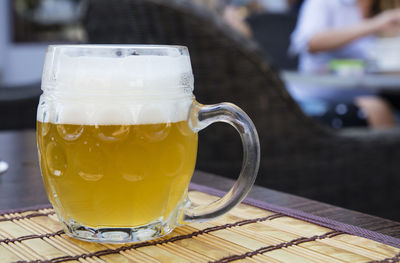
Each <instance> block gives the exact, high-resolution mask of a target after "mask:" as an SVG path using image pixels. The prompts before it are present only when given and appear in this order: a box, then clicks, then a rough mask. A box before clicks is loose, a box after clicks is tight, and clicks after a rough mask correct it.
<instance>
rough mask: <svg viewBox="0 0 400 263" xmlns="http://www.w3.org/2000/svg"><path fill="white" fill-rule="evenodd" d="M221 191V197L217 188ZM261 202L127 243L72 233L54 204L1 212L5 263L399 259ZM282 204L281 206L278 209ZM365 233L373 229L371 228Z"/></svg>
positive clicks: (198, 194) (385, 248)
mask: <svg viewBox="0 0 400 263" xmlns="http://www.w3.org/2000/svg"><path fill="white" fill-rule="evenodd" d="M192 189H193V187H192ZM194 189H196V190H197V191H191V192H190V198H191V200H192V201H193V202H194V203H197V204H205V203H209V202H211V201H213V200H215V199H217V197H216V196H215V195H211V194H210V192H212V191H206V190H207V189H205V188H202V187H197V188H196V187H194ZM199 190H203V191H199ZM204 192H208V193H204ZM214 194H216V195H220V193H218V191H214ZM248 203H252V202H251V201H250V202H248ZM253 203H254V202H253ZM264 205H265V204H264ZM256 206H258V207H256ZM260 207H262V205H257V204H253V205H249V204H240V205H239V206H237V207H236V208H234V209H233V210H232V211H231V212H229V213H228V214H226V215H225V216H222V217H220V218H218V219H216V220H213V221H210V222H207V223H194V224H190V225H185V226H181V227H178V228H176V229H175V231H173V233H171V234H170V235H168V236H166V237H164V238H161V239H158V240H155V241H151V242H144V243H138V244H125V245H111V244H97V243H88V242H83V241H79V240H76V239H73V238H70V237H68V236H67V235H65V233H64V231H63V230H62V228H61V225H60V224H59V222H58V219H57V216H56V215H55V214H54V211H53V209H51V208H50V207H37V208H31V209H30V210H26V209H25V210H14V211H8V212H3V213H1V212H0V262H53V263H55V262H145V263H146V262H232V261H235V262H379V261H381V262H398V261H399V259H400V248H396V247H395V246H390V245H386V244H383V243H380V242H377V241H373V240H371V239H367V238H364V237H360V236H356V235H353V234H348V233H345V232H344V231H341V230H337V229H332V228H327V227H323V226H321V225H316V224H314V223H310V222H306V221H304V220H300V219H296V218H294V217H292V216H287V215H285V214H283V213H277V212H272V211H269V210H265V209H263V208H260ZM276 209H279V208H276V207H275V208H274V207H273V208H272V210H276ZM289 212H290V211H289ZM296 217H298V216H296ZM314 219H315V217H314ZM308 221H310V220H308ZM330 223H332V222H330ZM361 232H362V231H361ZM363 233H364V234H365V232H363ZM366 233H367V234H371V233H372V234H374V232H370V231H367V230H366ZM376 234H378V233H376ZM385 237H386V236H385ZM380 238H382V237H380ZM389 239H390V238H389ZM397 241H398V240H397V239H390V240H389V242H397ZM396 244H398V245H399V246H400V243H396ZM396 244H395V245H396Z"/></svg>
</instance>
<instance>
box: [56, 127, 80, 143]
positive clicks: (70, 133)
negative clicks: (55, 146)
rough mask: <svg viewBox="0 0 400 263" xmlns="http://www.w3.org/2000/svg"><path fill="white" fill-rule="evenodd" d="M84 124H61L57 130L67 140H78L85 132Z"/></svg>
mask: <svg viewBox="0 0 400 263" xmlns="http://www.w3.org/2000/svg"><path fill="white" fill-rule="evenodd" d="M83 130H84V127H83V125H71V124H59V125H57V132H58V134H59V135H60V137H61V138H63V139H64V140H67V141H75V140H77V139H78V138H79V137H80V136H81V135H82V133H83Z"/></svg>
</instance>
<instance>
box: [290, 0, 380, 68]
mask: <svg viewBox="0 0 400 263" xmlns="http://www.w3.org/2000/svg"><path fill="white" fill-rule="evenodd" d="M362 20H363V17H362V15H361V12H360V9H359V7H358V5H357V1H356V0H307V1H306V2H305V3H304V4H303V7H302V8H301V10H300V15H299V19H298V21H297V26H296V29H295V31H294V32H293V34H292V36H291V47H290V52H291V53H292V54H293V53H294V54H299V55H300V60H299V70H300V71H302V72H318V71H320V70H321V68H323V67H324V66H325V65H326V64H327V63H328V62H329V61H330V60H332V59H340V58H354V59H364V58H365V54H366V51H367V49H368V48H369V47H371V45H373V44H374V42H375V41H376V37H374V36H367V37H363V38H360V39H357V40H355V41H353V42H352V43H350V44H348V45H345V46H343V47H342V48H339V49H337V50H332V51H328V52H317V53H314V54H311V53H310V52H308V42H309V41H310V39H311V38H312V37H313V36H314V35H315V34H316V33H318V32H323V31H326V30H330V29H338V28H345V27H349V26H353V25H357V24H359V23H361V22H362Z"/></svg>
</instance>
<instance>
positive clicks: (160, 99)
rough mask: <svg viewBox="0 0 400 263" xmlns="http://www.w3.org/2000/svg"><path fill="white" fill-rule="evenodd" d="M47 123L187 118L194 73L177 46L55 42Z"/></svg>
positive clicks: (46, 74) (42, 109)
mask: <svg viewBox="0 0 400 263" xmlns="http://www.w3.org/2000/svg"><path fill="white" fill-rule="evenodd" d="M42 89H43V91H44V93H43V95H42V97H41V102H40V104H39V109H38V116H37V117H38V120H39V121H41V122H52V123H65V124H87V125H92V124H148V123H163V122H177V121H181V120H185V119H187V116H188V111H189V107H190V104H191V103H192V100H193V95H192V91H193V74H192V69H191V65H190V58H189V54H188V51H187V49H186V48H184V47H176V46H135V45H130V46H125V45H122V46H120V45H119V46H115V45H100V46H99V45H93V46H90V45H84V46H50V47H49V48H48V51H47V54H46V60H45V65H44V69H43V76H42Z"/></svg>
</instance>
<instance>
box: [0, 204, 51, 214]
mask: <svg viewBox="0 0 400 263" xmlns="http://www.w3.org/2000/svg"><path fill="white" fill-rule="evenodd" d="M46 208H52V206H51V205H50V204H43V205H35V206H29V207H24V208H16V209H7V210H1V211H0V216H2V215H5V214H12V213H23V212H26V211H38V210H42V209H46Z"/></svg>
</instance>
